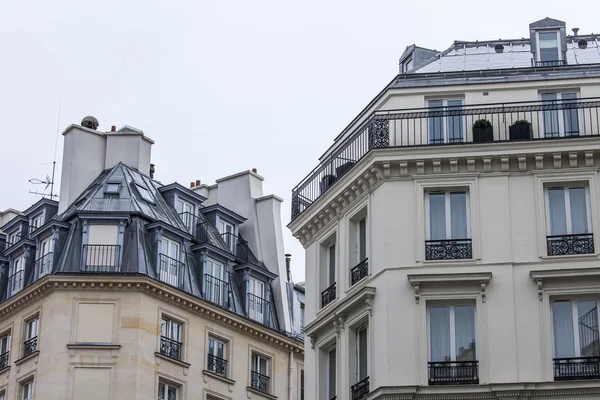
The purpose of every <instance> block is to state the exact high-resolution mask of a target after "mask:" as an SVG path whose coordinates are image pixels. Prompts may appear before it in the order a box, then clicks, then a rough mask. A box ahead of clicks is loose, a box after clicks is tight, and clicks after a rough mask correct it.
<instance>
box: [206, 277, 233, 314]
mask: <svg viewBox="0 0 600 400" xmlns="http://www.w3.org/2000/svg"><path fill="white" fill-rule="evenodd" d="M204 298H205V299H206V300H208V301H210V302H212V303H215V304H217V305H219V306H221V307H224V308H229V284H228V283H227V282H225V281H223V280H221V279H218V278H215V277H214V276H212V275H209V274H204Z"/></svg>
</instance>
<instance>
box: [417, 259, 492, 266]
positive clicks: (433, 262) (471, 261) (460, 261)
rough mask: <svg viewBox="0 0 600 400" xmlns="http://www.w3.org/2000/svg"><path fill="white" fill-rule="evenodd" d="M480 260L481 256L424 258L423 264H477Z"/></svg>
mask: <svg viewBox="0 0 600 400" xmlns="http://www.w3.org/2000/svg"><path fill="white" fill-rule="evenodd" d="M479 261H481V258H465V259H462V260H455V259H452V260H422V261H421V264H423V265H440V264H442V265H444V264H448V265H464V264H477V263H478V262H479Z"/></svg>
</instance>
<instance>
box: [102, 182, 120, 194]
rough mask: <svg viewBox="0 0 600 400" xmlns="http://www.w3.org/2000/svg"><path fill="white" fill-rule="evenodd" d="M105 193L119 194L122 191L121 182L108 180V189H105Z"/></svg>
mask: <svg viewBox="0 0 600 400" xmlns="http://www.w3.org/2000/svg"><path fill="white" fill-rule="evenodd" d="M104 193H105V194H119V193H121V183H120V182H108V184H106V189H105V190H104Z"/></svg>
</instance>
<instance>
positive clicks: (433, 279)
mask: <svg viewBox="0 0 600 400" xmlns="http://www.w3.org/2000/svg"><path fill="white" fill-rule="evenodd" d="M491 279H492V273H491V272H474V273H455V274H414V275H408V281H409V282H410V284H411V285H412V286H413V288H414V289H415V302H416V303H417V304H419V301H420V300H421V288H422V286H423V285H427V284H431V283H435V284H441V283H461V284H468V285H478V287H479V288H480V292H481V301H482V302H484V303H485V287H486V286H487V285H488V284H489V283H490V280H491Z"/></svg>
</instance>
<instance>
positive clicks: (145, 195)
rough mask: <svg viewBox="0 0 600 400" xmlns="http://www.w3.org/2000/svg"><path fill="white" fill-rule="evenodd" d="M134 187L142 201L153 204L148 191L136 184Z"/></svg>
mask: <svg viewBox="0 0 600 400" xmlns="http://www.w3.org/2000/svg"><path fill="white" fill-rule="evenodd" d="M135 187H136V189H137V191H138V192H139V194H140V196H142V199H143V200H145V201H147V202H148V203H151V204H154V199H153V198H152V195H151V194H150V192H149V191H148V189H146V188H145V187H143V186H140V185H138V184H136V185H135Z"/></svg>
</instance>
